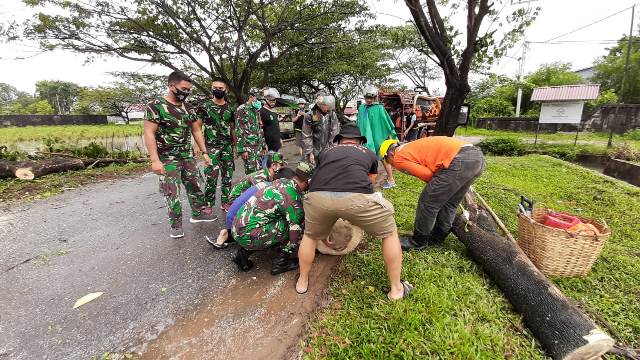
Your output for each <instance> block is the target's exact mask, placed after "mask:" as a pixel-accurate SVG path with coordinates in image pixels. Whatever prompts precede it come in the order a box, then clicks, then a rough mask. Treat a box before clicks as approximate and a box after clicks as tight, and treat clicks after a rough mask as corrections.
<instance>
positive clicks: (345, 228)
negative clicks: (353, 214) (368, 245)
mask: <svg viewBox="0 0 640 360" xmlns="http://www.w3.org/2000/svg"><path fill="white" fill-rule="evenodd" d="M363 237H364V230H362V229H361V228H359V227H357V226H355V225H352V224H351V223H349V222H348V221H346V220H343V219H338V221H336V223H335V225H333V229H332V230H331V234H329V237H328V238H327V239H325V240H322V241H320V242H318V246H317V250H318V251H319V252H320V253H321V254H325V255H345V254H348V253H350V252H352V251H353V250H354V249H355V248H356V247H357V246H358V244H360V241H361V240H362V238H363Z"/></svg>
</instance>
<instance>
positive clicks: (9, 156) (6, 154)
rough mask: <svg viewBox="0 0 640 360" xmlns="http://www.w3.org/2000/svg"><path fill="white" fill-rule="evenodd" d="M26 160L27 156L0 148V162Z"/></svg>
mask: <svg viewBox="0 0 640 360" xmlns="http://www.w3.org/2000/svg"><path fill="white" fill-rule="evenodd" d="M26 158H27V154H25V153H24V152H21V151H17V150H13V151H12V150H9V148H8V147H6V146H4V145H2V146H0V160H9V161H18V160H24V159H26Z"/></svg>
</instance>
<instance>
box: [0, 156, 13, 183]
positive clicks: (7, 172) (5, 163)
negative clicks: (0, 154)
mask: <svg viewBox="0 0 640 360" xmlns="http://www.w3.org/2000/svg"><path fill="white" fill-rule="evenodd" d="M15 165H16V162H15V161H9V160H0V179H6V178H10V177H13V176H14V175H13V174H14V173H15V171H16V170H15Z"/></svg>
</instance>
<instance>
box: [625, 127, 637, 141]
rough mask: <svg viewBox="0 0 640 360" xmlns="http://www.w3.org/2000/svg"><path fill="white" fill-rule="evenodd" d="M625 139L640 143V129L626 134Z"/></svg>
mask: <svg viewBox="0 0 640 360" xmlns="http://www.w3.org/2000/svg"><path fill="white" fill-rule="evenodd" d="M624 138H625V139H627V140H638V141H640V129H636V130H629V131H627V132H626V133H625V134H624Z"/></svg>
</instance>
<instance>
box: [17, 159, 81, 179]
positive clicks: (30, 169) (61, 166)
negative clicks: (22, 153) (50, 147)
mask: <svg viewBox="0 0 640 360" xmlns="http://www.w3.org/2000/svg"><path fill="white" fill-rule="evenodd" d="M80 169H84V163H83V162H82V160H80V159H74V158H51V159H46V160H40V161H24V162H21V163H18V164H16V167H15V171H14V175H15V177H17V178H18V179H22V180H33V179H35V178H37V177H39V176H43V175H47V174H51V173H56V172H61V171H69V170H80Z"/></svg>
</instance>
